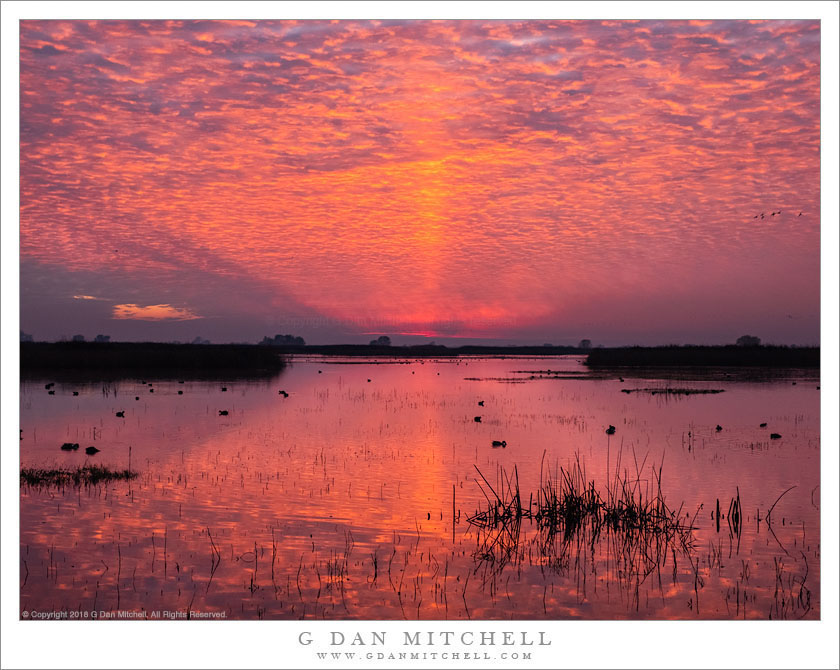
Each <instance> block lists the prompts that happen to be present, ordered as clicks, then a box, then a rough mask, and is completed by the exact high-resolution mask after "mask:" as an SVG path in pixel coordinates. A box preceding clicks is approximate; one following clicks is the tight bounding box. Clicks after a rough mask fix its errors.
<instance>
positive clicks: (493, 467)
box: [20, 357, 820, 619]
mask: <svg viewBox="0 0 840 670" xmlns="http://www.w3.org/2000/svg"><path fill="white" fill-rule="evenodd" d="M346 363H348V361H346V360H337V359H333V360H330V359H321V358H317V359H297V360H296V361H295V362H294V364H293V365H292V366H291V367H290V368H288V369H287V370H286V371H284V373H283V374H282V375H281V376H280V377H279V378H274V379H269V380H258V381H248V382H245V381H236V380H233V381H231V380H214V381H206V382H196V381H188V382H186V383H183V384H179V383H178V380H171V381H155V382H153V386H152V387H151V388H154V393H150V392H149V388H150V387H149V385H148V382H147V383H146V384H141V383H140V381H141V380H137V381H135V382H120V383H108V384H85V385H83V384H72V383H70V382H67V381H65V382H59V383H57V384H56V385H55V386H54V387H52V388H51V389H50V390H54V391H55V394H54V395H49V394H48V392H47V390H45V389H44V386H45V383H46V382H48V381H50V380H45V381H40V380H39V381H38V382H34V381H32V382H25V383H23V384H22V385H21V428H22V433H21V437H22V440H21V443H20V448H21V463H22V465H24V466H32V467H71V466H78V465H83V464H85V463H96V464H99V465H104V466H109V467H113V468H119V469H123V468H126V467H128V464H129V458H131V467H132V468H133V469H135V470H137V471H138V472H139V477H138V478H137V479H136V480H134V481H129V482H116V483H111V484H101V485H97V486H93V487H84V486H80V487H72V486H66V487H64V488H58V489H57V488H38V487H22V489H21V584H22V587H21V608H22V609H37V610H48V609H56V610H90V609H96V610H112V609H121V610H143V609H144V610H146V611H147V612H151V611H154V610H171V611H174V610H182V611H185V612H186V611H193V610H194V611H224V612H225V613H226V616H228V617H230V618H300V617H307V618H310V617H311V618H363V619H376V618H386V619H393V618H409V619H413V618H427V619H428V618H435V619H444V618H453V619H463V618H468V617H469V618H489V619H505V618H518V619H531V618H549V619H558V618H559V619H562V618H590V619H591V618H594V619H611V618H656V619H661V618H736V617H737V618H762V619H765V618H768V617H772V618H799V617H806V618H817V617H819V556H820V537H819V489H818V486H819V391H818V390H817V389H816V385H817V384H818V383H819V382H818V380H816V379H814V378H812V377H809V376H808V375H807V374H798V373H795V375H794V377H793V378H791V377H785V378H782V379H778V378H771V379H768V378H767V377H766V376H765V377H761V378H756V377H755V376H754V375H753V377H749V378H748V377H746V376H745V375H734V376H733V375H732V372H731V371H716V372H715V371H704V372H703V374H702V375H700V376H699V378H698V376H695V377H694V378H691V379H686V378H682V379H679V380H678V383H676V382H675V381H674V380H673V379H668V380H665V379H661V378H656V377H654V376H652V375H650V374H643V373H642V372H640V371H636V375H635V376H631V375H630V373H628V371H624V372H622V373H621V376H622V377H623V381H622V380H620V379H619V376H618V375H617V374H616V375H611V374H608V373H604V372H599V373H598V374H597V375H590V374H588V373H587V372H586V370H585V369H584V368H583V367H582V366H581V365H580V361H579V359H577V358H574V357H563V358H558V359H551V360H545V359H540V360H538V361H535V360H523V359H468V360H460V361H422V362H421V361H397V362H391V361H389V362H388V363H389V364H383V363H384V361H352V363H354V364H352V365H350V364H346ZM319 370H320V373H319ZM549 371H550V372H549ZM726 374H728V375H730V377H724V375H726ZM791 379H793V380H796V381H798V382H799V383H798V384H797V385H795V386H794V385H793V384H792V383H791ZM368 380H370V381H368ZM223 386H224V387H226V388H227V391H222V390H221V389H222V387H223ZM669 386H670V387H677V386H678V387H679V388H690V389H694V390H706V389H716V390H722V391H723V392H722V393H704V394H690V395H685V394H666V393H660V394H650V393H643V392H638V393H622V390H623V389H627V388H640V389H641V388H655V389H660V388H667V387H669ZM279 390H283V391H285V392H286V393H287V396H284V395H281V394H279V393H278V391H279ZM179 391H182V392H183V393H182V394H179V393H178V392H179ZM74 392H77V393H78V395H74ZM138 398H139V399H138ZM479 402H482V403H483V405H479ZM220 411H227V412H228V414H227V415H220V414H219V413H220ZM117 412H121V413H124V416H119V417H118V416H117ZM477 415H480V416H481V421H480V422H476V421H475V417H476V416H477ZM761 424H766V425H765V426H762V425H761ZM610 425H613V426H615V428H616V431H615V434H613V435H607V434H606V433H605V429H606V428H607V427H608V426H610ZM718 426H720V427H721V430H717V427H718ZM774 432H775V433H778V434H780V435H781V436H782V437H781V438H780V439H771V438H770V434H771V433H774ZM494 440H499V441H501V440H504V441H505V442H506V446H505V448H493V446H492V442H493V441H494ZM64 442H78V443H80V445H81V447H82V448H81V449H80V450H79V451H78V452H65V451H61V449H60V445H61V444H62V443H64ZM87 446H96V447H97V448H98V449H100V450H101V451H100V452H99V453H97V454H95V455H94V456H87V455H86V454H85V453H84V448H85V447H87ZM576 467H578V468H579V469H580V474H581V476H582V479H581V482H582V490H584V491H585V490H587V487H588V486H589V485H590V484H591V485H592V487H593V489H592V490H594V491H597V492H598V495H599V496H601V499H602V500H606V499H608V497H609V491H610V490H612V491H613V493H614V494H616V495H618V494H621V495H624V494H625V493H627V494H629V493H630V492H632V497H631V498H630V499H631V500H641V501H642V502H644V503H647V502H650V501H656V500H657V499H658V498H659V497H661V499H662V500H663V501H667V509H668V510H669V511H672V512H674V513H675V514H676V516H677V518H678V520H679V522H680V523H682V524H686V525H690V526H691V528H692V530H691V537H690V542H681V541H676V542H671V541H668V542H664V543H663V542H662V541H661V540H663V537H662V536H660V535H657V534H653V533H648V534H647V535H646V536H645V538H644V539H645V541H644V542H629V543H628V542H627V534H626V532H624V531H623V530H621V529H616V528H615V527H609V526H603V525H602V526H601V527H599V528H596V527H595V526H593V525H592V524H589V525H586V524H584V525H583V526H581V527H580V528H578V529H577V531H576V532H569V529H570V526H569V525H568V524H567V523H566V522H565V519H564V523H563V524H555V527H554V530H553V532H547V530H549V531H550V530H551V528H550V527H549V528H548V529H547V527H546V524H545V523H543V521H544V520H542V519H537V518H534V517H533V516H529V515H521V516H520V518H519V519H518V520H517V521H516V524H515V525H514V526H511V525H509V524H508V525H507V526H506V527H496V526H494V525H492V524H486V525H484V526H481V525H476V524H475V523H472V524H471V523H469V518H470V517H474V516H475V514H476V513H478V512H480V511H481V510H486V509H487V504H488V499H487V498H486V497H485V494H487V493H488V492H489V488H492V489H494V490H495V491H496V492H497V493H498V492H499V491H500V490H504V489H503V486H502V484H503V483H504V482H506V481H507V482H508V484H510V479H509V478H510V477H511V474H512V473H514V472H515V473H516V478H517V482H518V490H519V492H520V494H519V495H520V504H521V506H522V507H523V508H525V507H528V506H529V505H533V502H534V499H535V497H536V495H537V494H538V492H540V491H544V485H545V482H546V479H547V473H553V474H554V475H559V474H560V473H561V472H565V473H570V472H575V468H576ZM660 470H661V478H660V477H659V476H658V475H657V473H658V472H659V471H660ZM479 471H480V474H479ZM482 475H483V477H484V478H486V480H487V481H486V482H485V481H482ZM555 481H556V482H560V483H562V481H563V480H562V479H557V478H556V477H555ZM478 482H481V485H482V486H483V487H484V493H482V488H481V487H480V486H479V484H478ZM617 482H623V484H622V486H623V487H624V489H622V490H618V489H616V488H615V487H616V486H617ZM488 487H489V488H488ZM790 487H794V488H790ZM787 489H790V490H789V491H787V493H785V494H784V495H782V496H781V497H780V494H782V493H783V492H785V491H786V490H787ZM619 497H620V496H619ZM490 498H491V499H492V495H490ZM526 498H527V500H526ZM733 501H737V505H736V504H734V502H733ZM774 505H775V506H774ZM771 508H772V512H771V513H770V514H769V518H768V511H770V510H771ZM733 510H734V511H733ZM733 524H734V525H733ZM596 530H597V532H596ZM500 532H501V533H502V535H501V537H500V536H499V535H498V533H500ZM494 533H495V535H494ZM673 539H674V538H673V537H672V538H671V540H673Z"/></svg>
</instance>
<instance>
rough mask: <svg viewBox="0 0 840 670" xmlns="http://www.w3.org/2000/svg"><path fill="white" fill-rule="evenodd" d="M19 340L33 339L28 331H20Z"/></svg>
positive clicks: (31, 340) (29, 340)
mask: <svg viewBox="0 0 840 670" xmlns="http://www.w3.org/2000/svg"><path fill="white" fill-rule="evenodd" d="M20 341H21V342H34V341H35V339H34V338H33V337H32V335H30V334H29V333H24V332H23V331H20Z"/></svg>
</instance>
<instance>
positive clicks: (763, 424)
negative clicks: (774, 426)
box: [758, 423, 767, 428]
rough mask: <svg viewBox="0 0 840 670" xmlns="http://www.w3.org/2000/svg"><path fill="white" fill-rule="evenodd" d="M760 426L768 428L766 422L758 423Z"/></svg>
mask: <svg viewBox="0 0 840 670" xmlns="http://www.w3.org/2000/svg"><path fill="white" fill-rule="evenodd" d="M758 427H759V428H767V424H766V423H760V424H758Z"/></svg>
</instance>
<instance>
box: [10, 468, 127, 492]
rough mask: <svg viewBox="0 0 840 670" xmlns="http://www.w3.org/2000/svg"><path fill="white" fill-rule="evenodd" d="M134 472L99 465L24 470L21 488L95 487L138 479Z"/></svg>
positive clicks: (21, 475) (21, 473) (22, 471)
mask: <svg viewBox="0 0 840 670" xmlns="http://www.w3.org/2000/svg"><path fill="white" fill-rule="evenodd" d="M137 474H138V473H137V472H135V471H133V470H112V469H110V468H107V467H102V466H99V465H85V466H81V467H78V468H73V469H45V468H23V469H21V471H20V483H21V486H33V487H50V486H95V485H96V484H102V483H107V482H112V481H121V480H122V481H129V480H132V479H135V478H136V477H137Z"/></svg>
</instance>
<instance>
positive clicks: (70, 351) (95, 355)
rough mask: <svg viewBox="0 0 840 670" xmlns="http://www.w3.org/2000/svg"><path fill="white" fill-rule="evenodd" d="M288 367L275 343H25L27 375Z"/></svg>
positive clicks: (189, 374) (229, 372) (205, 374)
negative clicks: (260, 344) (264, 344)
mask: <svg viewBox="0 0 840 670" xmlns="http://www.w3.org/2000/svg"><path fill="white" fill-rule="evenodd" d="M286 365H287V362H286V360H285V358H284V357H283V356H282V355H281V352H279V351H276V350H275V349H274V348H273V347H271V348H269V347H260V346H257V345H253V344H166V343H158V342H105V343H102V342H21V345H20V374H21V377H22V378H24V379H40V378H45V377H50V378H55V379H68V378H72V379H97V380H99V379H102V380H104V379H125V378H132V377H137V378H142V379H147V378H148V379H172V378H175V377H179V378H183V379H218V378H221V377H224V378H236V377H243V378H244V377H249V378H253V377H270V376H273V375H276V374H277V373H278V372H280V371H281V370H283V369H284V368H285V367H286Z"/></svg>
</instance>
